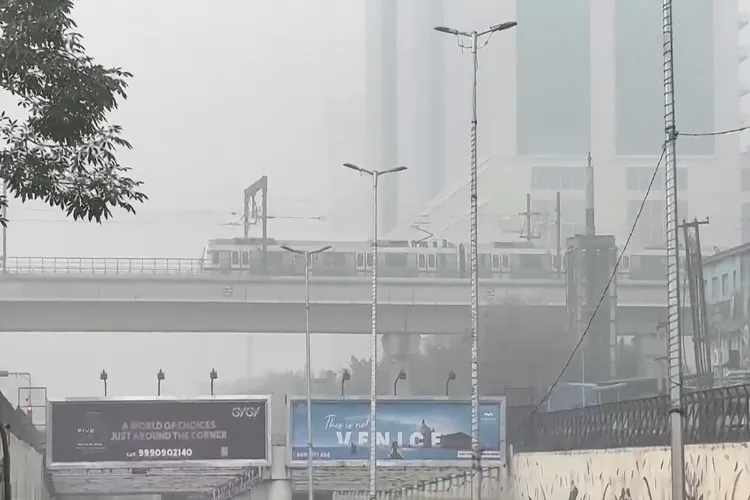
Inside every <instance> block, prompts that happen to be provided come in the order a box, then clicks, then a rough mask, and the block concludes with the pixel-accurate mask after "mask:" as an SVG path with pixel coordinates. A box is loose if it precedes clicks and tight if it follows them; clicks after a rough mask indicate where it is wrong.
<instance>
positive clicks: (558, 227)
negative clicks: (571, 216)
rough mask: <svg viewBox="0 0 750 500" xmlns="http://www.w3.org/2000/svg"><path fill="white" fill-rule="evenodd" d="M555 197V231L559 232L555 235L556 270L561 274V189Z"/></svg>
mask: <svg viewBox="0 0 750 500" xmlns="http://www.w3.org/2000/svg"><path fill="white" fill-rule="evenodd" d="M555 198H556V199H555V231H556V233H557V234H556V235H555V244H556V249H555V251H556V253H555V259H556V266H555V267H556V269H555V270H556V271H557V274H560V273H561V272H562V209H561V203H560V191H558V192H557V196H556V197H555Z"/></svg>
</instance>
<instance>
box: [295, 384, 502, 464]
mask: <svg viewBox="0 0 750 500" xmlns="http://www.w3.org/2000/svg"><path fill="white" fill-rule="evenodd" d="M311 409H312V411H311V415H312V434H313V436H312V438H313V439H312V442H313V460H315V461H316V462H317V461H319V462H326V463H328V464H331V462H341V463H342V464H345V463H352V462H359V463H360V464H361V462H366V461H368V460H369V458H370V447H369V445H368V442H369V429H370V401H369V399H346V400H342V399H337V400H336V399H329V400H314V401H313V402H312V406H311ZM479 415H480V419H479V433H480V434H479V435H480V442H481V446H482V450H483V452H482V457H483V460H488V461H500V460H504V459H505V402H504V400H503V399H495V400H492V401H483V402H482V403H481V404H480V408H479ZM376 417H377V418H376V426H377V434H376V435H377V439H376V456H377V459H378V460H379V461H382V462H385V463H390V464H391V465H409V462H412V463H413V464H415V465H419V464H424V462H440V463H442V464H445V465H449V464H448V463H446V462H461V463H465V462H466V461H467V460H470V459H471V404H470V403H469V402H468V401H449V400H440V399H410V400H396V399H392V400H388V399H384V400H378V405H377V413H376ZM289 425H290V433H289V436H290V438H289V441H290V447H291V462H292V465H301V464H304V463H306V461H307V446H308V435H307V403H306V401H305V400H299V399H292V400H291V401H290V419H289ZM385 463H384V465H385Z"/></svg>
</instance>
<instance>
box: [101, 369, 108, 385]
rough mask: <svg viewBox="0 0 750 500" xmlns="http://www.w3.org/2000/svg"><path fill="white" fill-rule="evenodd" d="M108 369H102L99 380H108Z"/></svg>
mask: <svg viewBox="0 0 750 500" xmlns="http://www.w3.org/2000/svg"><path fill="white" fill-rule="evenodd" d="M107 377H108V375H107V370H102V372H101V373H100V374H99V380H103V381H105V382H106V381H107Z"/></svg>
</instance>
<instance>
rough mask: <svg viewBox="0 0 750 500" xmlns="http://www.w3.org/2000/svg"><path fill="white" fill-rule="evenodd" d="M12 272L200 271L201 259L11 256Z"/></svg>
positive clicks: (138, 272) (152, 272) (112, 272)
mask: <svg viewBox="0 0 750 500" xmlns="http://www.w3.org/2000/svg"><path fill="white" fill-rule="evenodd" d="M6 271H7V272H8V273H10V274H160V275H199V274H202V273H203V260H202V259H173V258H132V257H8V259H7V262H6Z"/></svg>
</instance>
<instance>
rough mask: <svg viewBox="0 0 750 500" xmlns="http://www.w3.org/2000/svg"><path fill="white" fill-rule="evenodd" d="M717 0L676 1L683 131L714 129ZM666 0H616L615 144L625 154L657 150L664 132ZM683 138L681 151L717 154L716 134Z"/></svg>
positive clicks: (678, 88)
mask: <svg viewBox="0 0 750 500" xmlns="http://www.w3.org/2000/svg"><path fill="white" fill-rule="evenodd" d="M713 5H714V0H691V1H690V2H675V4H674V7H673V11H672V12H673V20H674V25H675V26H680V29H679V30H678V29H675V32H674V44H675V47H681V49H680V50H679V51H678V50H675V53H674V66H675V79H676V80H678V81H680V82H685V83H683V84H681V85H677V86H675V100H676V101H677V102H678V103H683V104H682V106H680V108H679V111H678V113H679V116H678V122H679V127H680V130H681V131H683V132H687V131H690V132H702V131H705V130H713V129H714V109H713V107H714V82H713V78H714V71H713V67H714V33H713V31H714V26H713V24H714V16H713ZM661 9H662V5H661V3H659V2H653V1H652V0H616V1H615V15H614V20H615V55H614V58H615V61H614V63H615V114H616V118H615V120H616V148H617V153H618V154H620V155H645V154H654V155H658V154H659V152H660V151H661V148H662V143H663V140H664V139H663V137H664V116H663V111H664V100H663V94H664V86H663V78H662V63H663V60H662V43H663V40H662V13H661ZM685 139H686V140H683V141H681V143H680V146H679V152H680V154H689V155H707V154H713V151H714V138H713V137H691V138H690V139H689V140H687V138H685Z"/></svg>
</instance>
